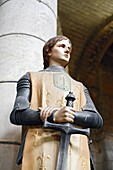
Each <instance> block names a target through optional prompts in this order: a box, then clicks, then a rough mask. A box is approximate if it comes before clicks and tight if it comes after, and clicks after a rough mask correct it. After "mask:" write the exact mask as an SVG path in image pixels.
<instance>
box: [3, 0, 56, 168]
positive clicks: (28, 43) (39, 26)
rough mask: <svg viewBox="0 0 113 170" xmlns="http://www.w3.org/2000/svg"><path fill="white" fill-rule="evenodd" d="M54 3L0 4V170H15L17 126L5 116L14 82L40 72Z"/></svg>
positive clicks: (16, 0)
mask: <svg viewBox="0 0 113 170" xmlns="http://www.w3.org/2000/svg"><path fill="white" fill-rule="evenodd" d="M56 24H57V0H53V1H52V0H51V1H50V0H0V114H1V115H0V125H1V127H0V169H3V170H5V169H8V170H18V169H20V167H19V166H17V165H16V162H15V160H16V156H17V152H18V148H19V146H20V142H21V126H20V127H19V126H15V125H12V124H11V123H10V121H9V115H10V112H11V110H12V108H13V104H14V99H15V96H16V82H17V80H18V79H19V78H20V77H21V76H22V75H23V74H25V73H26V72H27V71H38V70H40V69H42V68H43V58H42V47H43V45H44V42H45V41H46V40H48V39H49V38H50V37H52V36H55V35H56Z"/></svg>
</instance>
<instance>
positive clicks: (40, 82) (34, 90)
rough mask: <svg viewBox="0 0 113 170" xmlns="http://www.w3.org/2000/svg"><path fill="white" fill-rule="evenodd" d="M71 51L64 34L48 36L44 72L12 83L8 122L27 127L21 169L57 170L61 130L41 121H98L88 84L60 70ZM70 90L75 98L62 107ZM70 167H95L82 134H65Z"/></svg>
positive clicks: (91, 124) (95, 124) (84, 124)
mask: <svg viewBox="0 0 113 170" xmlns="http://www.w3.org/2000/svg"><path fill="white" fill-rule="evenodd" d="M71 51H72V44H71V41H70V40H69V39H68V38H67V37H65V36H56V37H53V38H51V39H50V40H48V41H47V42H46V43H45V45H44V47H43V58H44V70H41V71H39V72H28V73H26V74H25V75H24V76H23V77H22V78H21V79H20V80H19V81H18V83H17V96H16V100H15V104H14V108H13V110H12V112H11V115H10V120H11V123H13V124H16V125H23V126H24V125H25V126H27V127H28V128H27V131H26V133H25V135H24V139H23V141H22V144H21V147H20V151H19V154H18V158H17V164H20V163H21V162H22V170H56V166H57V164H58V162H57V159H58V152H59V147H60V146H59V145H60V138H61V132H60V131H57V130H55V129H52V128H49V129H45V128H44V127H43V124H44V122H45V121H47V122H50V123H52V124H55V125H56V126H57V125H60V124H62V125H63V124H65V123H69V125H73V127H75V128H80V129H84V128H101V127H102V125H103V120H102V117H101V116H100V114H99V113H98V111H97V110H96V108H95V106H94V104H93V102H92V100H91V98H90V95H89V92H88V90H87V88H86V87H85V86H84V85H83V84H82V83H81V82H78V81H76V80H74V79H72V78H71V77H70V76H69V74H67V72H66V71H65V67H66V66H67V65H68V63H69V60H70V54H71ZM69 92H73V95H74V96H75V100H74V101H73V107H70V106H67V105H66V96H67V95H68V94H69ZM64 142H65V141H64ZM61 149H62V148H61ZM60 164H62V162H60ZM75 169H77V170H90V169H92V170H93V169H94V167H93V163H92V159H91V156H90V151H89V146H88V137H87V135H83V134H72V135H71V136H70V141H69V146H68V153H67V159H66V170H75ZM58 170H60V169H58Z"/></svg>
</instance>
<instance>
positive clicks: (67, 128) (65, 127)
mask: <svg viewBox="0 0 113 170" xmlns="http://www.w3.org/2000/svg"><path fill="white" fill-rule="evenodd" d="M65 99H66V100H67V103H66V106H69V107H73V101H74V100H75V97H74V95H73V93H72V92H69V94H68V95H67V96H66V98H65ZM43 127H44V128H51V129H55V130H58V131H61V138H60V146H59V152H58V158H57V165H56V170H66V165H67V155H68V146H69V143H70V136H71V134H82V135H86V136H89V135H90V130H89V128H86V129H79V128H76V127H74V126H73V125H72V124H70V123H61V124H57V123H50V122H48V121H47V120H46V121H45V122H44V125H43Z"/></svg>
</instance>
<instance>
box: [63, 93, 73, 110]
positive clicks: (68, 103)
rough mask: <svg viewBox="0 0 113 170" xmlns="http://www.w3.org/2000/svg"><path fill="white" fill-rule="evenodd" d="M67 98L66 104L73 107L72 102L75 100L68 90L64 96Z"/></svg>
mask: <svg viewBox="0 0 113 170" xmlns="http://www.w3.org/2000/svg"><path fill="white" fill-rule="evenodd" d="M65 99H66V100H67V103H66V106H69V107H73V102H74V100H75V96H74V95H73V93H72V92H69V94H68V95H67V96H66V97H65Z"/></svg>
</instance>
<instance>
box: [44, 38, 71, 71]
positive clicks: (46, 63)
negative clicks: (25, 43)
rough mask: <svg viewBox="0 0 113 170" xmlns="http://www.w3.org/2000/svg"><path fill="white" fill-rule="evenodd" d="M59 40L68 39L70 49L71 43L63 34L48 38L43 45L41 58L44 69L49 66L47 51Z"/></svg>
mask: <svg viewBox="0 0 113 170" xmlns="http://www.w3.org/2000/svg"><path fill="white" fill-rule="evenodd" d="M61 40H68V41H69V43H70V44H71V49H72V43H71V41H70V40H69V38H67V37H66V36H63V35H58V36H56V37H53V38H51V39H49V40H48V41H47V42H46V43H45V45H44V47H43V60H44V69H46V68H47V67H48V66H49V55H48V54H49V53H50V52H51V50H52V48H53V47H54V45H55V44H56V43H57V42H58V41H61Z"/></svg>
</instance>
